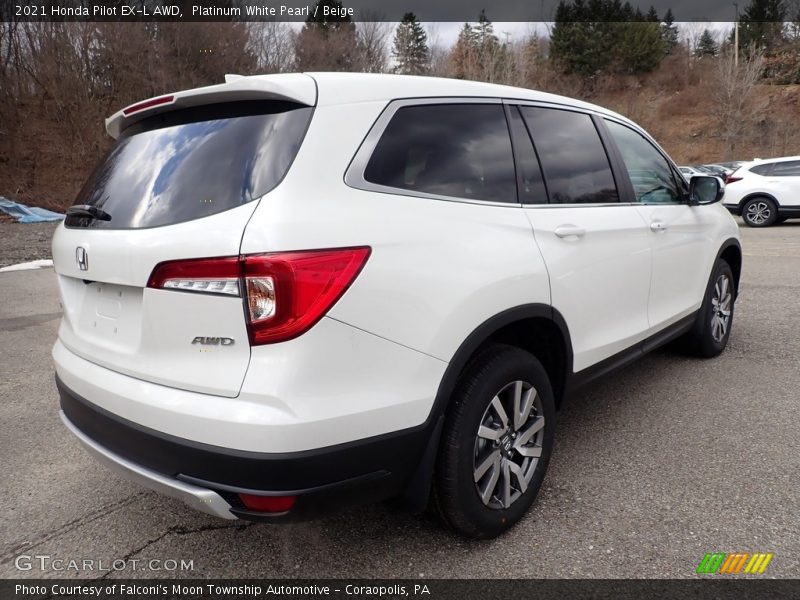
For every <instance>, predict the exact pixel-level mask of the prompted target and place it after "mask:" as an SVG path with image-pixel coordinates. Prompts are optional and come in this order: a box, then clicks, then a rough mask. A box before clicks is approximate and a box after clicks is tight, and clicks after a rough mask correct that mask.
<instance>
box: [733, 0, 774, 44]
mask: <svg viewBox="0 0 800 600" xmlns="http://www.w3.org/2000/svg"><path fill="white" fill-rule="evenodd" d="M786 17H787V10H786V2H785V0H752V1H751V2H750V4H749V6H748V7H747V8H745V9H744V12H743V13H742V15H741V17H739V47H740V48H741V49H742V50H744V52H745V53H747V51H748V49H749V48H751V47H755V48H757V49H763V50H765V51H766V52H767V53H768V54H772V53H774V52H775V51H776V50H777V49H779V48H780V46H781V45H782V44H783V42H784V37H783V36H784V27H783V23H784V21H786ZM733 40H734V33H733V32H731V42H732V41H733Z"/></svg>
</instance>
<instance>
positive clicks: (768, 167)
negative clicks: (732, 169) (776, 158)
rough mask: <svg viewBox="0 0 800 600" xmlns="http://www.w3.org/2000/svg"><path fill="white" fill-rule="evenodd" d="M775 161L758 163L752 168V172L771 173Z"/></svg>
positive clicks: (758, 173) (759, 173) (757, 173)
mask: <svg viewBox="0 0 800 600" xmlns="http://www.w3.org/2000/svg"><path fill="white" fill-rule="evenodd" d="M774 164H775V163H766V164H763V165H756V166H755V167H753V168H752V169H750V172H751V173H755V174H756V175H764V176H766V175H769V174H770V173H771V172H772V166H773V165H774Z"/></svg>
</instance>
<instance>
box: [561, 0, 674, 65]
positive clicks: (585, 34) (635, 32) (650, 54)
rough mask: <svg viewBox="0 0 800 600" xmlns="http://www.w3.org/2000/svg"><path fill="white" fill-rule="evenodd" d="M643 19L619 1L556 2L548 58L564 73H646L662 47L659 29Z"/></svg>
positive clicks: (655, 60)
mask: <svg viewBox="0 0 800 600" xmlns="http://www.w3.org/2000/svg"><path fill="white" fill-rule="evenodd" d="M652 12H655V11H652ZM648 17H652V15H648ZM648 17H645V16H644V15H642V13H641V11H638V12H637V10H634V9H633V7H631V5H630V3H629V2H625V4H621V3H620V2H619V0H590V1H589V2H583V1H582V0H560V2H559V3H558V5H557V7H556V14H555V24H554V25H553V29H552V33H551V38H550V54H551V56H552V57H553V59H554V60H555V62H556V63H558V64H560V65H561V68H562V69H563V71H564V72H566V73H578V74H582V75H594V74H596V73H599V72H625V73H642V72H646V71H650V70H652V69H654V68H655V67H656V66H658V64H659V63H660V62H661V59H662V58H663V57H664V54H665V42H664V40H663V37H662V30H661V25H660V24H659V23H656V22H649V21H648Z"/></svg>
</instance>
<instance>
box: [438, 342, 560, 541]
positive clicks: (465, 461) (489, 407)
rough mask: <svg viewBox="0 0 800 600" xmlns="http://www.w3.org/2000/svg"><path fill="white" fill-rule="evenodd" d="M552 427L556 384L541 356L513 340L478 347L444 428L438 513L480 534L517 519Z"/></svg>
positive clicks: (541, 469) (536, 482) (535, 484)
mask: <svg viewBox="0 0 800 600" xmlns="http://www.w3.org/2000/svg"><path fill="white" fill-rule="evenodd" d="M515 398H518V400H517V401H516V402H517V403H516V406H519V407H520V410H519V411H518V413H519V416H517V417H516V418H515V417H514V412H515V411H514V406H515ZM498 405H499V408H500V409H501V410H502V411H503V413H504V416H505V418H506V421H507V423H508V425H507V427H505V428H504V426H503V415H501V413H500V412H499V411H498ZM554 430H555V402H554V400H553V390H552V387H551V385H550V380H549V378H548V376H547V373H546V372H545V370H544V368H543V367H542V365H541V364H540V363H539V361H538V360H537V359H536V358H535V357H534V356H533V355H531V354H529V353H528V352H525V351H524V350H521V349H519V348H516V347H513V346H506V345H500V344H498V345H492V346H490V347H488V348H486V349H485V350H483V351H482V352H481V353H480V354H479V355H478V356H477V357H476V358H475V359H474V360H473V361H472V362H471V363H470V365H469V366H468V367H467V369H466V370H465V372H464V374H463V375H462V376H461V379H460V380H459V383H458V385H457V386H456V390H455V392H454V396H453V398H452V403H451V405H450V408H449V409H448V414H447V417H446V419H445V424H444V430H443V431H442V443H441V446H440V448H439V455H438V457H437V462H436V469H435V472H434V482H433V499H434V506H435V508H436V511H437V512H438V513H439V516H440V517H441V518H442V520H443V521H444V522H445V523H446V524H447V525H449V526H450V527H452V528H453V529H455V530H456V531H457V532H459V533H461V534H462V535H465V536H467V537H471V538H479V539H487V538H493V537H496V536H498V535H500V534H501V533H503V532H505V531H506V530H508V529H509V528H510V527H512V526H513V525H515V524H516V523H517V522H518V521H519V520H520V519H521V518H522V517H523V515H524V514H525V513H526V512H527V510H528V508H529V507H530V506H531V504H532V503H533V501H534V499H535V498H536V495H537V493H538V492H539V488H540V487H541V485H542V481H543V479H544V475H545V472H546V471H547V465H548V463H549V461H550V454H551V452H552V449H553V435H554ZM512 436H513V437H512ZM524 436H527V437H525V439H524V440H523V437H524ZM495 438H497V439H495ZM511 463H513V464H514V465H515V466H514V467H512V466H510V465H511ZM487 465H489V466H488V467H487ZM512 469H513V470H512ZM476 479H477V480H478V481H477V482H476V481H475V480H476ZM506 481H509V485H508V486H506V485H505V482H506Z"/></svg>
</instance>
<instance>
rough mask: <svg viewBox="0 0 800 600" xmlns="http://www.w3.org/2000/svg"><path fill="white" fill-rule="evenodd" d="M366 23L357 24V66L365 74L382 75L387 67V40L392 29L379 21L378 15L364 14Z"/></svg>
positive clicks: (387, 24)
mask: <svg viewBox="0 0 800 600" xmlns="http://www.w3.org/2000/svg"><path fill="white" fill-rule="evenodd" d="M364 18H365V19H368V20H366V21H361V22H359V23H358V45H359V48H360V49H361V57H360V60H359V61H358V62H359V63H360V64H358V65H357V67H358V69H359V70H360V71H364V72H365V73H383V72H385V71H386V70H387V69H388V67H389V53H388V46H387V44H388V39H389V33H390V31H391V30H392V27H391V25H390V24H389V23H385V22H383V21H380V20H379V19H380V15H377V14H371V13H365V16H364Z"/></svg>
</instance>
